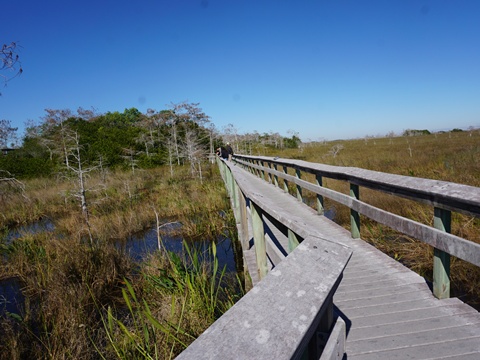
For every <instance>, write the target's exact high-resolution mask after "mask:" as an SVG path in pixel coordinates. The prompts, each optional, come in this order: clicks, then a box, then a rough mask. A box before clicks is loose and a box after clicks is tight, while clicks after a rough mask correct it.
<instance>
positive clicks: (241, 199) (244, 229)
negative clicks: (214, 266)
mask: <svg viewBox="0 0 480 360" xmlns="http://www.w3.org/2000/svg"><path fill="white" fill-rule="evenodd" d="M237 191H238V204H239V211H238V213H239V215H240V229H241V234H240V241H241V242H242V249H243V250H247V249H249V248H250V244H249V241H250V234H249V233H248V214H247V202H246V200H245V196H244V195H243V193H242V190H240V187H239V186H237Z"/></svg>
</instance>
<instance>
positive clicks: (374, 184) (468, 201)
mask: <svg viewBox="0 0 480 360" xmlns="http://www.w3.org/2000/svg"><path fill="white" fill-rule="evenodd" d="M233 161H234V162H236V163H237V164H239V165H241V166H243V167H244V168H246V169H248V170H250V171H251V172H253V173H255V174H256V175H257V176H259V177H261V178H263V179H264V180H268V181H269V182H271V183H273V184H274V185H275V186H279V182H278V179H279V178H281V179H283V180H284V189H285V191H286V192H288V183H289V182H291V183H294V184H295V185H296V187H297V191H296V193H297V194H296V196H297V198H298V199H300V200H302V193H301V189H302V188H303V189H307V190H309V191H312V192H313V193H315V194H317V207H318V212H319V213H323V197H327V198H329V199H331V200H333V201H336V202H338V203H340V204H342V205H345V206H347V207H349V208H350V209H351V224H352V229H351V231H352V237H355V238H358V237H360V216H359V215H360V214H362V215H364V216H366V217H368V218H370V219H372V220H375V221H377V222H379V223H381V224H384V225H387V226H389V227H391V228H392V229H394V230H397V231H399V232H401V233H403V234H406V235H409V236H412V237H414V238H416V239H418V240H421V241H423V242H425V243H427V244H430V245H431V246H433V247H434V274H433V278H434V284H433V292H434V294H435V296H437V297H438V298H445V297H449V293H450V269H449V266H450V255H453V256H456V257H458V258H460V259H463V260H465V261H468V262H470V263H472V264H474V265H476V266H480V244H477V243H474V242H472V241H469V240H466V239H463V238H461V237H458V236H455V235H452V234H450V222H451V211H456V212H459V213H465V214H470V215H473V216H476V217H479V216H480V188H478V187H474V186H468V185H461V184H455V183H451V182H446V181H438V180H430V179H421V178H415V177H409V176H402V175H395V174H387V173H382V172H377V171H371V170H365V169H360V168H352V167H339V166H333V165H324V164H316V163H310V162H306V161H302V160H289V159H280V158H272V157H265V156H246V155H239V154H235V156H234V158H233ZM280 166H281V167H282V168H283V171H279V170H278V167H280ZM288 168H292V169H294V171H295V176H292V175H289V174H288V173H287V171H288ZM302 171H303V172H306V173H310V174H314V175H315V176H316V184H313V183H311V182H308V181H305V180H303V179H301V173H302ZM323 177H326V178H331V179H336V180H343V181H347V182H349V183H350V196H348V195H345V194H342V193H339V192H336V191H334V190H331V189H327V188H325V187H323V186H322V178H323ZM359 186H363V187H366V188H370V189H374V190H378V191H381V192H385V193H389V194H393V195H396V196H400V197H404V198H409V199H412V200H415V201H417V202H421V203H426V204H429V205H432V206H433V207H434V227H431V226H428V225H424V224H421V223H418V222H416V221H413V220H410V219H407V218H404V217H401V216H399V215H395V214H392V213H389V212H387V211H385V210H382V209H379V208H377V207H375V206H372V205H369V204H367V203H365V202H362V201H360V199H359Z"/></svg>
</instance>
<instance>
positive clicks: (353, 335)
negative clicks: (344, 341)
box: [348, 316, 480, 342]
mask: <svg viewBox="0 0 480 360" xmlns="http://www.w3.org/2000/svg"><path fill="white" fill-rule="evenodd" d="M472 324H477V325H478V324H480V317H478V316H477V317H471V318H468V319H463V318H462V317H461V316H441V317H436V318H434V319H432V321H424V320H412V321H406V322H402V323H395V324H385V325H376V326H365V327H352V328H351V329H350V332H349V333H348V341H349V342H353V341H360V340H363V339H372V338H381V337H383V336H385V335H400V334H409V333H411V332H412V331H430V330H435V329H447V328H451V327H458V326H465V325H472Z"/></svg>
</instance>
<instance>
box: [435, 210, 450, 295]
mask: <svg viewBox="0 0 480 360" xmlns="http://www.w3.org/2000/svg"><path fill="white" fill-rule="evenodd" d="M451 222H452V213H451V212H450V211H449V210H444V209H440V208H437V207H435V208H434V219H433V226H434V227H435V229H438V230H441V231H445V232H447V233H450V232H451V230H452V229H451ZM433 295H435V296H436V297H437V298H438V299H446V298H449V297H450V254H449V253H446V252H445V251H442V250H440V249H437V248H433Z"/></svg>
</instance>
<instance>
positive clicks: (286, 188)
mask: <svg viewBox="0 0 480 360" xmlns="http://www.w3.org/2000/svg"><path fill="white" fill-rule="evenodd" d="M283 172H284V174H288V168H287V167H286V166H285V165H284V166H283ZM283 190H285V192H286V193H288V181H287V180H285V179H283Z"/></svg>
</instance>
